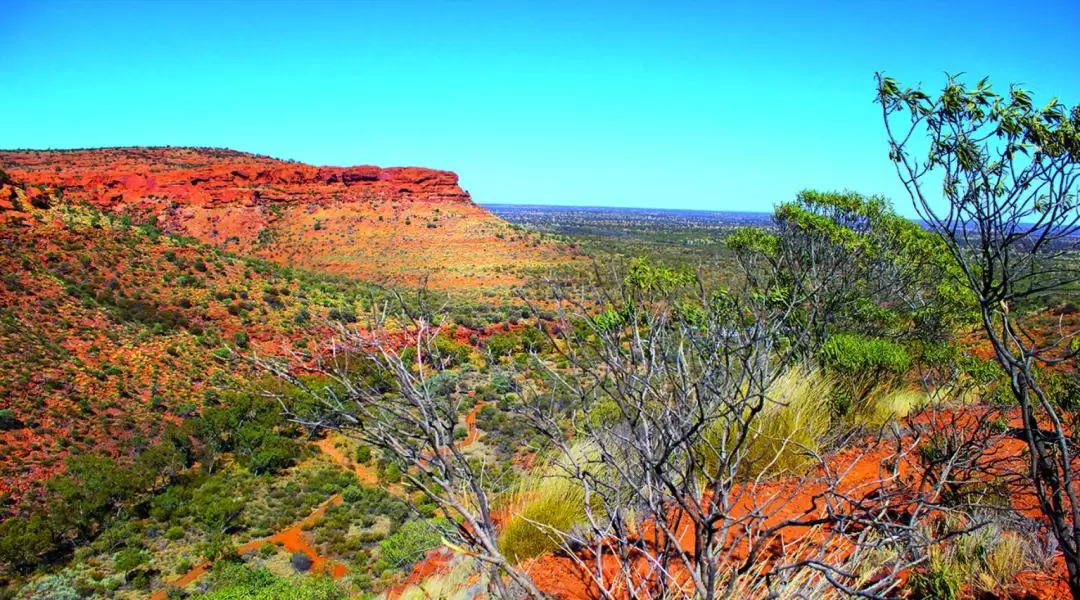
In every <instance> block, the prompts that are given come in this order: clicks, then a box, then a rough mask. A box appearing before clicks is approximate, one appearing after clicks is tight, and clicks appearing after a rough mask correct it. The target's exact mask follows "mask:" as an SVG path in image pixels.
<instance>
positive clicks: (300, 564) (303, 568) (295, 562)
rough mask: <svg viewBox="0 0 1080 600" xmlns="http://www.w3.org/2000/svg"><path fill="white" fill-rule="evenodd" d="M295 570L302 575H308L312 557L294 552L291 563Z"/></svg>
mask: <svg viewBox="0 0 1080 600" xmlns="http://www.w3.org/2000/svg"><path fill="white" fill-rule="evenodd" d="M289 562H290V564H292V566H293V568H294V569H296V570H297V571H299V572H301V573H307V572H308V571H309V570H311V557H310V556H308V555H307V554H304V553H303V552H294V553H293V555H292V560H290V561H289Z"/></svg>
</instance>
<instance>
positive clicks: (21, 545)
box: [0, 514, 57, 571]
mask: <svg viewBox="0 0 1080 600" xmlns="http://www.w3.org/2000/svg"><path fill="white" fill-rule="evenodd" d="M56 548H57V539H56V534H55V533H54V532H53V528H52V524H51V522H50V519H49V518H48V517H47V516H45V515H42V514H33V515H31V516H30V517H29V518H18V519H7V520H5V521H4V522H3V523H0V562H3V563H5V564H7V565H9V566H10V567H11V568H13V569H15V570H16V571H28V570H29V569H31V568H32V567H34V566H35V565H36V564H37V563H38V562H39V561H40V560H41V558H42V557H43V556H45V555H47V554H49V553H51V552H53V551H55V550H56Z"/></svg>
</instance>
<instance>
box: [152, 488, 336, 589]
mask: <svg viewBox="0 0 1080 600" xmlns="http://www.w3.org/2000/svg"><path fill="white" fill-rule="evenodd" d="M341 502H342V499H341V496H337V495H335V496H333V497H331V498H330V499H329V500H327V501H326V502H323V503H322V504H320V505H319V507H318V508H317V509H315V511H314V512H312V513H311V514H310V515H308V516H307V517H305V518H304V519H302V520H300V521H298V522H296V523H295V524H293V525H292V526H291V527H289V528H287V529H283V530H282V531H279V532H278V533H275V534H274V535H272V536H270V537H266V538H261V539H257V540H252V541H250V542H247V543H246V544H243V545H241V546H238V547H237V548H236V553H237V554H240V555H244V554H248V553H250V552H255V551H256V550H258V549H259V548H260V547H261V546H262V545H263V544H274V545H278V546H281V547H282V548H284V549H285V550H287V551H289V552H292V553H296V552H302V553H304V554H306V555H307V556H308V558H310V559H311V570H312V572H315V573H329V574H330V576H331V577H333V578H334V579H340V578H341V577H344V576H345V570H346V569H345V565H343V564H341V563H339V562H334V561H330V560H328V559H326V558H325V557H324V556H322V555H320V554H319V553H318V552H317V551H316V550H315V548H314V547H312V545H311V543H310V542H309V541H308V539H307V536H306V534H305V533H304V529H305V528H310V527H311V526H313V525H315V523H316V522H317V521H318V520H319V519H320V518H321V517H322V516H323V514H324V513H325V512H326V509H327V508H328V507H329V506H330V505H331V504H334V505H338V504H341ZM212 566H213V562H212V561H204V562H202V563H200V564H198V565H196V566H195V567H193V568H192V569H191V570H190V571H188V572H187V573H184V574H183V575H181V576H180V577H177V578H176V579H174V580H173V581H171V582H169V583H167V584H166V585H165V587H163V588H161V589H159V590H157V591H155V592H154V593H153V594H152V595H151V596H150V599H151V600H165V598H167V596H168V588H170V587H175V588H183V587H186V586H188V585H191V584H192V583H194V582H195V581H197V580H198V579H199V578H200V577H202V576H203V575H204V574H206V572H207V571H209V570H210V568H211V567H212Z"/></svg>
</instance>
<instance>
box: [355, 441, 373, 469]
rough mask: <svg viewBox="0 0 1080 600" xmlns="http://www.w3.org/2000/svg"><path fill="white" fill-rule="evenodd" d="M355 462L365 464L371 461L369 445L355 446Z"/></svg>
mask: <svg viewBox="0 0 1080 600" xmlns="http://www.w3.org/2000/svg"><path fill="white" fill-rule="evenodd" d="M356 462H357V463H359V464H361V465H366V464H368V463H369V462H371V447H370V446H364V445H360V446H357V447H356Z"/></svg>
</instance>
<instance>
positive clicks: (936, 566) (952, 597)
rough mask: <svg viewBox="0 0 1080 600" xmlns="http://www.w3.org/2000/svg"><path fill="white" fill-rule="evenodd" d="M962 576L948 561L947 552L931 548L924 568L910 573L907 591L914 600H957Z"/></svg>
mask: <svg viewBox="0 0 1080 600" xmlns="http://www.w3.org/2000/svg"><path fill="white" fill-rule="evenodd" d="M963 580H964V574H963V573H962V572H961V571H960V570H959V569H958V568H957V565H956V563H955V562H954V561H952V560H951V559H950V555H949V553H948V551H947V550H945V549H942V548H932V549H931V550H930V560H929V561H927V564H926V568H924V569H922V570H921V571H917V572H915V573H912V575H911V578H910V579H909V580H908V585H907V588H908V591H909V593H910V594H911V595H912V596H913V597H915V598H934V599H935V600H957V599H958V598H960V594H961V592H962V591H963Z"/></svg>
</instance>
